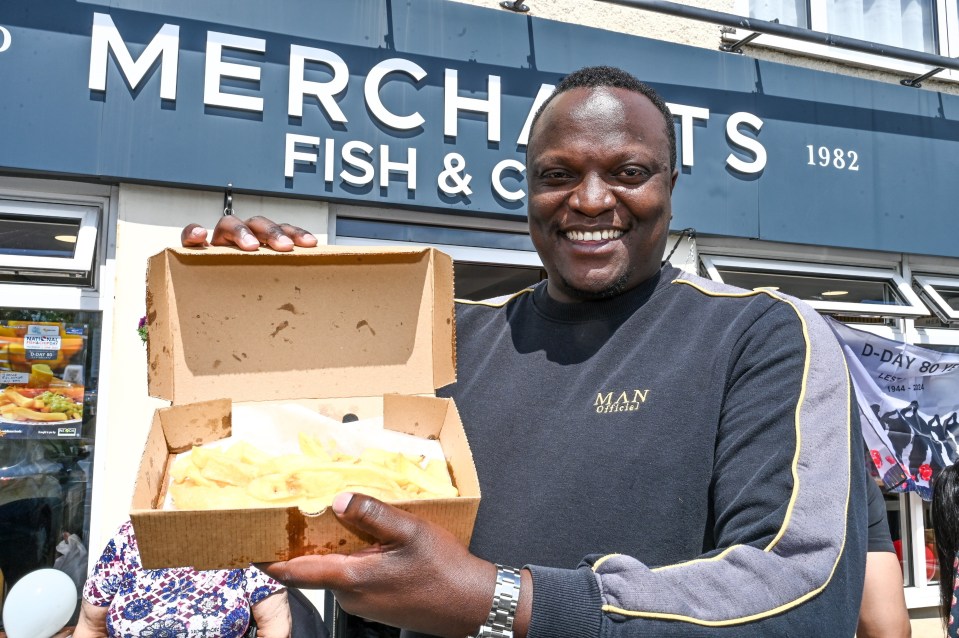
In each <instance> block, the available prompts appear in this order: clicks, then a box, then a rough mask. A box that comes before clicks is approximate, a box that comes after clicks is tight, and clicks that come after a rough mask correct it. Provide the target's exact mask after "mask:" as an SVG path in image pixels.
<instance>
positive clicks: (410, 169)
mask: <svg viewBox="0 0 959 638" xmlns="http://www.w3.org/2000/svg"><path fill="white" fill-rule="evenodd" d="M390 171H396V172H399V173H406V175H407V180H406V188H407V189H409V190H411V191H415V190H416V149H415V148H410V149H407V151H406V163H402V162H391V161H390V147H389V146H387V145H386V144H383V145H381V146H380V186H381V187H383V188H386V187H387V186H389V185H390Z"/></svg>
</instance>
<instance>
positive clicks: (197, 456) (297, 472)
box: [170, 432, 459, 513]
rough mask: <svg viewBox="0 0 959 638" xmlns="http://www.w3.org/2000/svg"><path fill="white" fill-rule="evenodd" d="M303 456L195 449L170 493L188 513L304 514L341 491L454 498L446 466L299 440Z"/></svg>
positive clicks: (177, 471)
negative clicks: (262, 510)
mask: <svg viewBox="0 0 959 638" xmlns="http://www.w3.org/2000/svg"><path fill="white" fill-rule="evenodd" d="M299 446H300V453H298V454H284V455H279V456H270V455H268V454H265V453H264V452H262V451H261V450H259V449H257V448H256V447H254V446H253V445H251V444H249V443H246V442H242V441H241V442H238V443H235V444H233V445H232V446H230V447H229V448H227V449H225V450H220V449H216V448H207V447H203V446H198V447H194V448H193V450H192V451H191V453H190V454H188V455H181V456H180V457H179V458H177V460H176V461H175V462H174V463H173V467H172V468H171V470H170V474H171V478H172V482H171V483H170V495H171V496H172V498H173V504H174V505H175V506H176V508H177V509H181V510H208V509H247V508H258V507H289V506H296V507H298V508H299V509H301V510H303V511H304V512H311V513H312V512H319V511H320V510H322V509H324V508H326V507H329V506H330V504H331V503H332V502H333V497H334V496H336V494H338V493H340V492H359V493H361V494H368V495H370V496H374V497H376V498H379V499H381V500H384V501H409V500H415V499H430V498H451V497H454V496H457V495H458V494H459V492H458V491H457V489H456V488H455V487H454V486H453V481H452V479H451V478H450V474H449V471H448V470H447V467H446V461H445V460H440V459H426V458H425V457H422V456H420V457H412V456H409V455H406V454H403V453H401V452H393V451H389V450H383V449H379V448H368V449H366V450H365V451H364V452H362V453H361V454H360V455H359V456H350V455H347V454H344V453H342V452H340V451H338V450H336V449H331V448H328V447H326V446H325V445H323V443H322V441H321V440H320V439H319V438H317V437H314V436H312V435H310V434H305V433H302V432H301V433H300V434H299Z"/></svg>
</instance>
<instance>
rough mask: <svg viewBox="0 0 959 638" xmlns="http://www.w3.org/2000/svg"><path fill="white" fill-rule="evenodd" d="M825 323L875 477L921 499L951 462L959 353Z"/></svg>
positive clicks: (958, 433) (957, 427)
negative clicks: (846, 375) (840, 358)
mask: <svg viewBox="0 0 959 638" xmlns="http://www.w3.org/2000/svg"><path fill="white" fill-rule="evenodd" d="M829 323H830V325H831V326H832V329H833V331H834V332H835V333H836V336H837V337H838V338H839V342H840V344H841V345H842V347H843V351H844V353H845V355H846V362H847V364H848V366H849V372H850V375H851V376H852V382H853V386H854V387H855V389H856V395H857V398H858V401H859V413H860V417H861V419H862V434H863V438H864V439H865V441H866V447H867V448H868V449H869V455H870V457H871V458H872V462H873V464H874V465H875V467H876V471H877V472H878V474H879V476H880V477H881V478H882V481H883V483H884V484H885V486H886V487H887V488H888V489H889V490H890V491H893V492H907V491H914V492H917V493H918V494H919V495H920V496H921V497H922V498H923V499H924V500H927V501H928V500H929V499H930V498H931V496H932V489H931V486H930V483H931V481H932V477H933V475H935V474H936V473H938V471H939V470H941V469H942V468H943V467H945V466H947V465H951V464H952V463H953V462H955V461H956V460H957V448H959V441H957V438H959V420H957V416H956V410H957V409H959V354H948V353H943V352H938V351H936V350H930V349H928V348H922V347H919V346H913V345H909V344H907V343H901V342H899V341H892V340H891V339H884V338H883V337H877V336H875V335H873V334H871V333H868V332H864V331H862V330H855V329H853V328H850V327H849V326H846V325H845V324H842V323H839V322H838V321H835V320H833V319H829Z"/></svg>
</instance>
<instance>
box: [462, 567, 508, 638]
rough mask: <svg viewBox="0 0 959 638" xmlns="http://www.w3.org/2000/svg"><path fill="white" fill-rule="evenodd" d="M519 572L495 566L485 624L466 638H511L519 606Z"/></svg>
mask: <svg viewBox="0 0 959 638" xmlns="http://www.w3.org/2000/svg"><path fill="white" fill-rule="evenodd" d="M519 584H520V576H519V570H518V569H516V568H515V567H504V566H503V565H496V588H495V589H494V590H493V604H492V606H491V607H490V610H489V617H487V618H486V622H485V623H484V624H483V626H482V627H480V628H479V631H477V632H476V633H475V634H473V635H472V636H469V637H468V638H513V619H515V618H516V606H517V605H518V604H519Z"/></svg>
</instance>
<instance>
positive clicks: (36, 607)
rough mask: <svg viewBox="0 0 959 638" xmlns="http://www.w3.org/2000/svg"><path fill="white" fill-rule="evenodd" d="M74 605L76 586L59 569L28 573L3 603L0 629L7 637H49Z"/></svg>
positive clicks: (71, 611)
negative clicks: (2, 629) (1, 628)
mask: <svg viewBox="0 0 959 638" xmlns="http://www.w3.org/2000/svg"><path fill="white" fill-rule="evenodd" d="M76 607H77V586H76V584H74V582H73V580H72V579H71V578H70V577H69V576H67V575H66V574H65V573H63V572H61V571H60V570H59V569H53V568H49V569H38V570H36V571H33V572H30V573H29V574H27V575H26V576H24V577H23V578H21V579H20V580H18V581H17V582H16V583H15V584H14V585H13V587H11V588H10V593H8V594H7V599H6V600H5V601H4V602H3V628H4V630H5V631H6V632H7V636H8V637H9V638H50V636H52V635H54V634H55V633H57V632H58V631H60V630H61V629H63V626H64V625H66V624H67V621H69V620H70V616H72V615H73V611H74V610H75V609H76Z"/></svg>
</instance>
